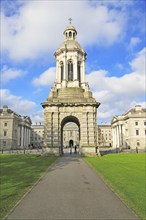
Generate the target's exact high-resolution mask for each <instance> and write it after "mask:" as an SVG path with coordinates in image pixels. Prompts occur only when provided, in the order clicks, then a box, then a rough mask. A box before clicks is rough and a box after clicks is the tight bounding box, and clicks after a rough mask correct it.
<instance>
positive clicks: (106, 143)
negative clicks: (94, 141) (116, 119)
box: [98, 124, 112, 147]
mask: <svg viewBox="0 0 146 220" xmlns="http://www.w3.org/2000/svg"><path fill="white" fill-rule="evenodd" d="M98 146H99V147H112V128H111V125H109V124H101V125H98Z"/></svg>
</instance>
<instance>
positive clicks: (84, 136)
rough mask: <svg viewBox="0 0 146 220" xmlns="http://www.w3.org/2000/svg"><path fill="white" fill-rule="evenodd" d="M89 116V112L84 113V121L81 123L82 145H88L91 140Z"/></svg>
mask: <svg viewBox="0 0 146 220" xmlns="http://www.w3.org/2000/svg"><path fill="white" fill-rule="evenodd" d="M87 120H88V116H87V112H83V113H82V121H81V124H80V145H81V147H84V146H85V147H87V146H88V142H89V134H88V123H87Z"/></svg>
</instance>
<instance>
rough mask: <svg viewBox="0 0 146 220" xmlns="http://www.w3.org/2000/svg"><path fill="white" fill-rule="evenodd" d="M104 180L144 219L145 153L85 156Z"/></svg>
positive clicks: (145, 216)
mask: <svg viewBox="0 0 146 220" xmlns="http://www.w3.org/2000/svg"><path fill="white" fill-rule="evenodd" d="M86 161H87V162H88V163H89V164H91V165H92V166H93V167H94V168H95V170H96V171H97V172H98V174H99V175H100V176H101V177H102V178H103V179H104V181H105V182H106V183H107V184H108V185H110V187H111V188H112V189H113V190H114V191H115V192H116V193H117V194H118V195H119V196H120V198H121V199H122V200H124V201H125V202H126V204H127V205H128V206H129V207H130V208H132V209H133V210H134V211H135V213H137V215H139V216H140V217H141V219H146V154H145V153H143V154H109V155H106V156H103V157H87V158H86Z"/></svg>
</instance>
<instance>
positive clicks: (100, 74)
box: [86, 48, 146, 118]
mask: <svg viewBox="0 0 146 220" xmlns="http://www.w3.org/2000/svg"><path fill="white" fill-rule="evenodd" d="M145 53H146V50H145V48H144V49H143V50H141V51H140V52H139V53H137V54H136V56H135V58H134V59H133V60H132V61H131V62H130V66H131V72H130V73H128V74H124V75H123V76H121V77H116V76H114V77H109V76H108V72H107V71H105V70H98V71H93V72H91V73H90V74H88V75H87V76H86V78H87V81H88V82H89V85H90V86H91V90H92V91H93V95H94V97H95V98H96V100H97V101H99V102H101V106H100V107H99V110H98V112H99V117H100V118H107V117H109V118H110V117H112V116H113V115H115V114H121V113H123V112H124V111H126V110H128V109H127V108H128V107H127V106H131V107H134V106H132V104H134V103H135V104H136V103H137V100H140V99H141V98H142V97H143V98H144V94H145V90H146V88H145V56H146V54H145ZM138 102H139V101H138Z"/></svg>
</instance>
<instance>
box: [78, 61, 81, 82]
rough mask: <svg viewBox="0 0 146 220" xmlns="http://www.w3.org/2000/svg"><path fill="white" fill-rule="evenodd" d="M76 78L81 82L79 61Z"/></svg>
mask: <svg viewBox="0 0 146 220" xmlns="http://www.w3.org/2000/svg"><path fill="white" fill-rule="evenodd" d="M78 80H79V82H81V63H80V62H78Z"/></svg>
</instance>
